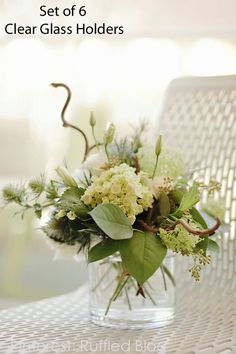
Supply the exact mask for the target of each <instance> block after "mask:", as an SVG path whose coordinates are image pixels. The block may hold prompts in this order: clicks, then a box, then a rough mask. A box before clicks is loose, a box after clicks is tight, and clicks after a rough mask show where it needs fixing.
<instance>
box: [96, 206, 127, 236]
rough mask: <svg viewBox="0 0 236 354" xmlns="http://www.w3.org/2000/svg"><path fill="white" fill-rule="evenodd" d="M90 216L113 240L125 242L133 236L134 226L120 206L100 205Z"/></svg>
mask: <svg viewBox="0 0 236 354" xmlns="http://www.w3.org/2000/svg"><path fill="white" fill-rule="evenodd" d="M89 214H90V215H91V216H92V218H93V220H94V221H95V223H96V224H97V225H98V227H100V229H101V230H102V231H103V232H105V234H107V235H108V236H109V237H110V238H112V239H113V240H124V239H128V238H131V237H132V236H133V228H132V225H131V223H130V221H129V219H128V218H127V216H126V215H125V214H124V213H123V211H122V210H121V209H120V208H119V207H118V206H116V205H114V204H100V205H98V206H97V207H96V208H95V209H93V210H92V211H90V213H89Z"/></svg>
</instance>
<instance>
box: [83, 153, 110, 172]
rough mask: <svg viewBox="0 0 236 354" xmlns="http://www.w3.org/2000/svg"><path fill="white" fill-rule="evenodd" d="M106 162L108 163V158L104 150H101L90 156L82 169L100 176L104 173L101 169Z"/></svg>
mask: <svg viewBox="0 0 236 354" xmlns="http://www.w3.org/2000/svg"><path fill="white" fill-rule="evenodd" d="M106 162H108V161H107V156H106V154H105V152H104V151H103V150H100V151H99V152H97V153H95V154H91V155H89V156H88V158H87V159H86V161H85V162H84V163H83V164H82V169H87V170H89V171H91V173H92V175H97V176H99V175H100V174H101V172H102V171H103V170H102V169H101V167H102V166H104V165H105V163H106Z"/></svg>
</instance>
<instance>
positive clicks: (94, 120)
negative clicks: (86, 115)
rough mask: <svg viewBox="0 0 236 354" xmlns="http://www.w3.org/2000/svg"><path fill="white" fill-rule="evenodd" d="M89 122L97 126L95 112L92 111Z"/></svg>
mask: <svg viewBox="0 0 236 354" xmlns="http://www.w3.org/2000/svg"><path fill="white" fill-rule="evenodd" d="M89 124H90V125H91V127H92V128H93V127H95V125H96V119H95V117H94V114H93V112H91V113H90V119H89Z"/></svg>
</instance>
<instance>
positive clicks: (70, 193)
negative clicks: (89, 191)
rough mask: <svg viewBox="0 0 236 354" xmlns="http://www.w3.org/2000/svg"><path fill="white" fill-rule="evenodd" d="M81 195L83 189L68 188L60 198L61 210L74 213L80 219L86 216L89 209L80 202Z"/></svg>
mask: <svg viewBox="0 0 236 354" xmlns="http://www.w3.org/2000/svg"><path fill="white" fill-rule="evenodd" d="M83 193H84V189H83V188H78V187H71V188H68V189H67V190H66V191H65V192H64V193H63V194H62V196H61V203H60V205H61V208H62V209H64V210H66V211H74V212H75V213H76V215H78V216H81V217H84V216H86V215H88V211H89V209H88V208H87V207H86V205H84V203H83V202H82V201H81V196H82V195H83Z"/></svg>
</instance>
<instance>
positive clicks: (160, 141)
mask: <svg viewBox="0 0 236 354" xmlns="http://www.w3.org/2000/svg"><path fill="white" fill-rule="evenodd" d="M161 149H162V136H161V135H159V137H158V139H157V143H156V149H155V152H156V156H157V157H159V156H160V153H161Z"/></svg>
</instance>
